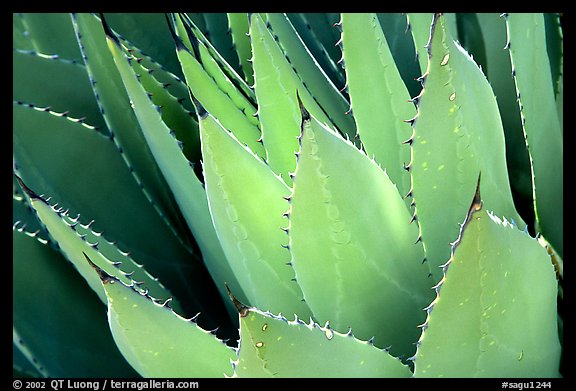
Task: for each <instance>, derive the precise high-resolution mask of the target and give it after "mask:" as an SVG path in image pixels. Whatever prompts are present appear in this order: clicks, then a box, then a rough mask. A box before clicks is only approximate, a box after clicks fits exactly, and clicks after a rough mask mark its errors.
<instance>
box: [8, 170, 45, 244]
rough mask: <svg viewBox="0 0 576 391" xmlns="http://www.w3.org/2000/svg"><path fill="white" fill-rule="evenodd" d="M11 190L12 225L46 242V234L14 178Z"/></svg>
mask: <svg viewBox="0 0 576 391" xmlns="http://www.w3.org/2000/svg"><path fill="white" fill-rule="evenodd" d="M12 189H13V190H12V223H13V224H16V223H18V226H19V227H20V228H22V229H25V230H26V231H27V232H34V233H35V234H36V235H37V237H39V238H41V239H43V240H48V233H47V232H46V230H45V229H44V227H43V226H42V223H41V222H40V221H39V220H38V218H37V217H36V213H35V212H34V208H32V206H30V203H29V202H28V200H27V199H26V196H25V195H24V194H23V192H22V190H21V187H20V185H19V184H18V180H17V179H16V177H15V176H14V182H13V184H12Z"/></svg>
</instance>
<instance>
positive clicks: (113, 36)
mask: <svg viewBox="0 0 576 391" xmlns="http://www.w3.org/2000/svg"><path fill="white" fill-rule="evenodd" d="M100 20H101V22H102V27H103V28H104V34H106V36H107V37H108V38H110V39H111V40H112V41H114V43H115V44H116V45H118V47H120V46H121V44H120V40H119V39H118V37H117V36H116V34H114V32H113V31H112V29H111V28H110V25H109V24H108V22H107V21H106V19H105V18H104V14H103V13H100Z"/></svg>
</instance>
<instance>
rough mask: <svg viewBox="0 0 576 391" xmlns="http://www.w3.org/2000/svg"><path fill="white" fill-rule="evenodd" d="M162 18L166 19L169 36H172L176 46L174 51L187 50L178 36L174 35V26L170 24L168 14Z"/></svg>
mask: <svg viewBox="0 0 576 391" xmlns="http://www.w3.org/2000/svg"><path fill="white" fill-rule="evenodd" d="M164 16H165V17H166V23H167V24H168V30H170V35H172V39H173V40H174V43H175V44H176V50H178V51H180V50H188V49H187V48H186V46H184V42H182V40H181V39H180V37H179V36H178V34H176V30H174V25H173V24H172V21H171V20H170V17H169V16H168V14H167V13H165V14H164Z"/></svg>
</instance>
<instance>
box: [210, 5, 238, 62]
mask: <svg viewBox="0 0 576 391" xmlns="http://www.w3.org/2000/svg"><path fill="white" fill-rule="evenodd" d="M204 20H205V21H206V34H205V35H206V36H207V37H208V38H209V41H210V43H211V45H212V46H213V47H214V51H215V52H218V55H219V56H220V57H221V58H222V59H223V60H224V61H225V62H226V63H227V64H229V65H230V66H231V68H232V69H234V70H235V72H237V71H238V70H239V68H240V61H239V60H238V54H237V53H236V50H235V49H234V46H233V42H232V35H231V34H230V29H229V27H228V16H227V14H225V13H224V12H205V13H204Z"/></svg>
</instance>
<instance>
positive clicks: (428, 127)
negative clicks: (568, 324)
mask: <svg viewBox="0 0 576 391" xmlns="http://www.w3.org/2000/svg"><path fill="white" fill-rule="evenodd" d="M561 24H562V23H561V17H560V16H558V15H552V14H545V15H543V14H502V15H495V14H413V13H411V14H367V13H359V14H341V15H339V14H305V13H294V14H265V13H262V14H260V13H252V14H240V13H228V14H184V13H173V14H166V15H162V14H134V15H132V14H105V15H104V14H97V15H96V14H69V15H68V14H28V13H25V14H13V46H14V50H13V65H14V66H13V100H14V104H13V119H14V121H13V124H14V125H13V171H14V181H13V250H14V251H13V270H14V271H13V283H14V288H13V293H14V295H13V296H14V299H13V368H14V376H15V377H20V376H36V377H109V376H115V377H138V376H142V377H403V378H404V377H406V378H410V377H559V376H562V375H563V373H564V372H563V365H562V363H561V359H562V357H563V352H562V325H563V323H562V315H563V314H562V308H563V307H562V303H563V290H562V284H563V280H562V278H563V262H562V257H563V243H562V236H563V199H562V190H563V158H562V156H563V149H562V144H563V131H562V124H563V121H562V115H563V111H562V110H563V103H562V99H563V77H562V69H563V63H562V27H561ZM47 32H49V33H47ZM415 79H417V81H415ZM519 330H521V332H519Z"/></svg>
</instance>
